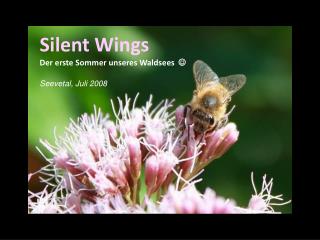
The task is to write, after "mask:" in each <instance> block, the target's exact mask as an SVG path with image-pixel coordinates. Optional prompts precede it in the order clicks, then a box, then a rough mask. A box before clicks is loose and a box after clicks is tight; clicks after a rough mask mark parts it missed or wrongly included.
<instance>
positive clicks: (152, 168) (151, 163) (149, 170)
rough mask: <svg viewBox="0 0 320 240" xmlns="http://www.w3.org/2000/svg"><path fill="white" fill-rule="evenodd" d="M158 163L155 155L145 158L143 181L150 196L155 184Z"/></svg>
mask: <svg viewBox="0 0 320 240" xmlns="http://www.w3.org/2000/svg"><path fill="white" fill-rule="evenodd" d="M158 168H159V164H158V162H157V157H156V156H155V155H152V156H150V157H149V158H148V159H147V160H146V169H145V176H146V179H145V182H146V185H147V192H148V195H149V196H150V195H151V194H152V193H153V189H154V188H155V185H156V180H157V174H158Z"/></svg>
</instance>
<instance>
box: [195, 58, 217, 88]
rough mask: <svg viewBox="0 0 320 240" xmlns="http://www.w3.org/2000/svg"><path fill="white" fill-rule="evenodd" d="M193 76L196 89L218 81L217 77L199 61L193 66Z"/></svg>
mask: <svg viewBox="0 0 320 240" xmlns="http://www.w3.org/2000/svg"><path fill="white" fill-rule="evenodd" d="M193 76H194V80H195V81H196V84H197V89H201V88H203V87H204V86H206V85H207V84H211V83H214V82H218V81H219V77H218V75H217V74H216V73H215V72H214V71H212V69H211V68H210V67H209V66H208V65H207V64H206V63H204V62H203V61H201V60H197V61H195V63H194V64H193Z"/></svg>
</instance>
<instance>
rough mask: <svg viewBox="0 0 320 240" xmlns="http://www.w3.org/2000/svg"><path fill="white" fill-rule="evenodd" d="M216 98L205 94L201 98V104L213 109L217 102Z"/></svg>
mask: <svg viewBox="0 0 320 240" xmlns="http://www.w3.org/2000/svg"><path fill="white" fill-rule="evenodd" d="M217 102H218V100H217V98H216V97H215V96H212V95H206V96H204V97H203V98H202V104H203V106H204V107H205V108H207V109H213V108H214V107H215V105H216V104H217Z"/></svg>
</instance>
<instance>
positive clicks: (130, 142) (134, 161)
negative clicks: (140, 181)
mask: <svg viewBox="0 0 320 240" xmlns="http://www.w3.org/2000/svg"><path fill="white" fill-rule="evenodd" d="M126 143H127V146H128V151H129V159H130V169H129V171H130V173H131V176H132V178H134V179H137V178H139V176H140V170H141V150H140V142H139V140H138V139H137V138H134V137H131V136H129V137H127V138H126Z"/></svg>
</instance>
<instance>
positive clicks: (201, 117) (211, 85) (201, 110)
mask: <svg viewBox="0 0 320 240" xmlns="http://www.w3.org/2000/svg"><path fill="white" fill-rule="evenodd" d="M193 75H194V80H195V82H196V89H195V90H194V91H193V98H192V100H191V102H190V103H188V104H187V105H186V108H185V116H186V114H187V110H188V108H189V109H190V114H191V115H189V116H190V117H191V119H192V122H193V123H194V131H195V132H196V133H197V134H202V133H205V132H207V131H211V130H217V129H219V128H221V127H223V126H225V125H226V124H227V122H228V116H229V114H230V113H231V112H232V110H233V109H234V106H233V108H232V109H231V110H230V111H229V112H228V113H227V107H228V104H229V102H230V101H231V96H232V95H233V94H234V93H236V92H237V91H238V90H239V89H240V88H242V87H243V85H244V84H245V83H246V76H245V75H243V74H236V75H230V76H226V77H221V78H219V77H218V75H217V74H216V73H215V72H214V71H212V69H211V68H210V67H209V66H208V65H207V64H206V63H204V62H203V61H201V60H197V61H196V62H195V63H194V64H193Z"/></svg>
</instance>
